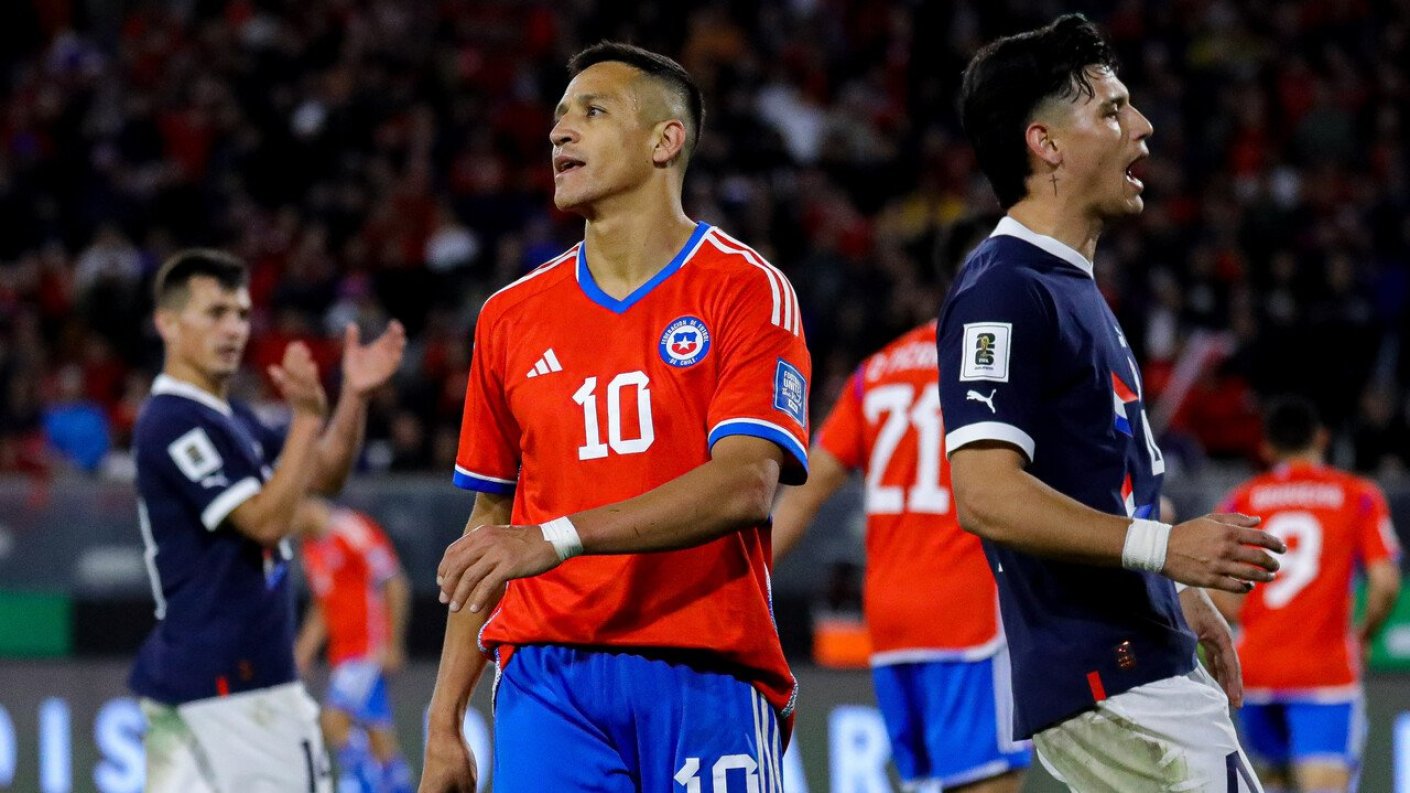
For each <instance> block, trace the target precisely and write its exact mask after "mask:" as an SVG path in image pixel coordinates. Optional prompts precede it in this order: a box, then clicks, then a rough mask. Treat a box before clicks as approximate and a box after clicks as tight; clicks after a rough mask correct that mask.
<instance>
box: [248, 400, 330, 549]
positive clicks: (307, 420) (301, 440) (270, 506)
mask: <svg viewBox="0 0 1410 793" xmlns="http://www.w3.org/2000/svg"><path fill="white" fill-rule="evenodd" d="M322 423H323V419H322V417H321V416H317V415H313V414H310V413H303V412H295V413H294V417H293V420H292V421H291V422H290V424H289V432H288V434H287V435H286V436H285V438H284V450H283V452H282V453H281V454H280V455H279V463H278V465H276V466H275V467H274V475H273V476H271V477H270V478H269V481H268V482H265V483H264V486H263V487H261V488H260V491H259V492H258V493H256V494H254V495H253V496H251V497H250V498H249V499H248V500H246V501H245V503H243V504H241V505H240V506H238V507H236V508H235V509H234V510H232V511H231V513H230V521H231V523H233V524H234V526H235V528H236V529H237V530H238V531H239V532H240V533H241V534H244V535H245V536H246V537H249V538H250V539H252V540H254V541H255V542H258V543H260V544H262V545H275V544H276V543H278V542H279V541H280V540H282V539H284V538H285V537H287V536H289V535H290V534H292V533H293V530H294V510H295V508H296V507H297V506H298V503H299V501H300V500H301V499H303V498H304V496H305V495H307V493H308V487H309V477H310V472H311V471H312V470H313V467H314V462H313V461H314V454H315V452H314V445H315V442H316V439H317V436H318V430H319V427H320V426H321V425H322Z"/></svg>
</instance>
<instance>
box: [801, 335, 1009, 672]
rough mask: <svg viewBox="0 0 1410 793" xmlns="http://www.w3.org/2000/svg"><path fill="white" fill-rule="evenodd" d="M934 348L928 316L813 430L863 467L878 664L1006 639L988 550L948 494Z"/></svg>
mask: <svg viewBox="0 0 1410 793" xmlns="http://www.w3.org/2000/svg"><path fill="white" fill-rule="evenodd" d="M935 353H936V350H935V323H934V322H931V323H929V324H927V325H923V326H921V327H919V328H916V329H915V330H912V331H910V332H909V333H907V334H905V335H904V336H901V337H900V338H899V339H896V340H895V341H893V342H891V344H889V345H887V346H886V347H885V348H883V349H882V350H881V351H880V352H878V353H877V354H875V355H873V356H871V357H870V358H868V359H867V360H866V361H863V362H862V365H861V366H860V367H859V368H858V369H857V372H856V374H854V375H853V376H852V378H851V379H850V380H848V381H847V387H846V388H845V389H844V390H843V392H842V395H841V396H840V397H839V398H838V400H837V404H836V406H834V407H833V409H832V413H831V414H830V415H829V416H828V418H827V421H825V422H824V423H823V426H822V430H821V431H820V432H819V434H818V437H817V440H816V443H817V444H818V445H819V446H820V447H822V448H823V449H826V450H827V451H828V452H830V453H831V454H832V455H833V456H834V457H836V458H837V459H838V460H840V461H841V462H842V463H843V465H846V466H847V467H848V468H852V469H857V470H861V471H862V472H863V473H864V474H865V475H866V512H867V540H866V547H867V567H866V582H865V596H864V601H865V611H866V620H867V629H868V631H869V632H870V634H871V641H872V650H873V655H872V663H873V664H874V665H879V664H888V663H910V662H916V661H931V660H959V659H977V658H985V657H988V656H990V655H992V654H993V653H994V652H995V651H997V650H998V649H999V647H1000V645H1001V643H1002V641H1003V639H1002V636H1001V634H1000V632H999V618H998V609H999V604H998V592H997V590H996V589H995V586H994V577H993V575H992V574H991V573H990V572H989V564H988V562H987V561H985V558H984V549H983V548H982V547H981V545H980V543H979V538H978V537H975V536H974V535H972V534H969V533H967V532H965V531H964V530H963V529H961V528H960V524H959V521H958V520H957V519H956V517H955V510H954V505H953V503H952V499H951V498H950V471H949V468H948V467H947V466H946V464H945V463H946V459H945V449H944V438H945V432H944V427H943V426H942V424H941V419H940V394H939V380H938V373H937V371H936V354H935Z"/></svg>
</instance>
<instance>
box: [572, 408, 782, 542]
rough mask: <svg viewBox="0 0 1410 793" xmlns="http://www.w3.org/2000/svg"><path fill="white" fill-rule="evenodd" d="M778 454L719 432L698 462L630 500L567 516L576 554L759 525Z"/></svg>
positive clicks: (705, 538) (758, 441)
mask: <svg viewBox="0 0 1410 793" xmlns="http://www.w3.org/2000/svg"><path fill="white" fill-rule="evenodd" d="M783 455H784V452H783V450H782V449H781V448H779V447H778V446H777V445H776V444H774V443H773V442H772V441H766V440H763V439H762V438H753V437H748V436H743V435H734V436H729V437H726V438H723V439H721V440H720V441H719V442H717V443H716V444H715V447H714V449H713V451H712V454H711V459H710V461H709V462H707V463H705V464H704V465H700V466H697V467H696V468H694V469H692V470H690V471H687V472H686V473H684V474H682V475H680V476H678V477H676V478H675V479H672V480H671V481H669V482H666V483H665V484H662V485H660V486H658V487H655V488H653V489H651V490H648V491H647V492H645V493H643V494H641V495H639V496H637V497H635V498H630V499H627V500H626V501H619V502H617V503H616V504H608V505H607V506H603V507H598V508H597V509H590V510H586V511H584V512H578V513H575V514H573V515H572V516H571V517H572V521H573V525H574V526H575V527H576V528H577V530H578V536H580V537H581V538H582V541H583V552H584V553H594V554H614V553H642V552H649V551H668V550H674V549H677V548H690V547H692V546H695V545H701V544H703V543H706V542H709V541H710V540H713V539H715V538H716V537H719V536H721V535H724V534H727V533H729V532H731V531H738V530H739V529H743V528H746V527H749V526H753V525H757V524H759V523H762V522H764V521H765V520H767V519H768V517H769V509H770V508H771V507H772V506H773V500H774V493H775V491H776V490H777V489H778V478H779V473H780V471H781V470H782V468H783V461H784V456H783Z"/></svg>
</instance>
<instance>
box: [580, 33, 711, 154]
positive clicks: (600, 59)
mask: <svg viewBox="0 0 1410 793" xmlns="http://www.w3.org/2000/svg"><path fill="white" fill-rule="evenodd" d="M609 62H611V63H625V64H626V65H628V66H631V67H632V68H634V69H637V70H638V71H640V72H641V73H642V74H645V75H646V76H647V77H648V78H650V79H652V80H655V81H656V82H658V83H660V84H661V85H664V86H665V87H666V89H667V90H669V91H670V92H671V93H673V94H675V95H676V98H677V99H679V100H681V104H683V105H684V106H685V113H686V117H685V118H684V119H682V120H683V121H685V130H686V138H685V158H686V160H687V161H689V160H690V155H691V154H693V153H695V145H696V144H697V143H699V142H700V128H701V127H702V126H704V124H705V98H704V97H703V96H702V95H701V94H700V86H699V85H697V84H696V83H695V78H694V77H691V76H690V72H688V71H686V70H685V67H684V66H681V65H680V64H679V63H676V62H675V61H673V60H671V59H670V58H667V57H666V56H665V55H659V54H657V53H654V52H652V51H651V50H646V49H642V48H641V47H638V46H636V45H634V44H624V43H622V42H620V41H600V42H598V43H596V44H594V45H592V46H591V47H588V48H587V49H585V50H583V51H582V52H579V53H578V54H577V55H574V56H573V57H572V58H570V59H569V60H568V79H570V80H571V79H572V78H574V77H577V76H578V75H579V74H582V73H583V72H584V71H587V69H588V67H590V66H596V65H597V64H599V63H609Z"/></svg>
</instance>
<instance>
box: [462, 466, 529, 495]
mask: <svg viewBox="0 0 1410 793" xmlns="http://www.w3.org/2000/svg"><path fill="white" fill-rule="evenodd" d="M452 481H454V482H455V486H456V487H459V488H463V489H465V490H475V491H478V492H481V493H494V494H495V495H498V496H507V495H509V494H510V493H513V492H514V488H515V486H517V485H518V482H516V481H515V480H513V479H500V478H499V477H497V476H487V475H485V474H477V473H475V472H474V471H470V470H467V469H465V468H461V467H460V466H458V465H457V466H456V467H455V476H454V477H453V478H452Z"/></svg>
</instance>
